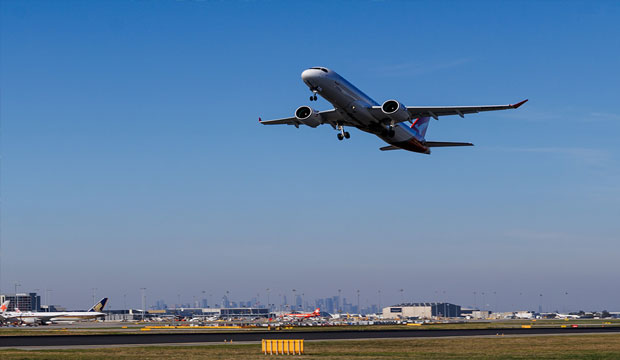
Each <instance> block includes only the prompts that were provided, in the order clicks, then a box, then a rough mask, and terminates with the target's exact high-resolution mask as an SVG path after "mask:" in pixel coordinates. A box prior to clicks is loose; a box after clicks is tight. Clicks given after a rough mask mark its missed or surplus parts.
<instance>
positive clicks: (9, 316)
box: [0, 298, 108, 325]
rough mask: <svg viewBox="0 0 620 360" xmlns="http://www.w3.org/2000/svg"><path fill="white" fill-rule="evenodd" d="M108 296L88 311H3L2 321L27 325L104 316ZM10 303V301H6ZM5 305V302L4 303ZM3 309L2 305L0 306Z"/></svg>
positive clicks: (0, 318)
mask: <svg viewBox="0 0 620 360" xmlns="http://www.w3.org/2000/svg"><path fill="white" fill-rule="evenodd" d="M107 302H108V298H103V299H101V300H100V301H99V302H98V303H96V304H95V305H93V307H91V308H90V309H89V310H88V311H65V312H41V311H19V309H15V311H2V312H0V321H1V322H3V323H7V322H8V323H14V322H15V323H21V324H26V325H34V324H43V325H45V324H50V323H61V322H75V321H81V320H90V319H96V318H100V317H104V316H105V314H104V313H103V312H102V311H103V308H104V307H105V305H106V303H107ZM5 304H7V305H8V301H5ZM3 306H4V304H3ZM0 309H1V307H0Z"/></svg>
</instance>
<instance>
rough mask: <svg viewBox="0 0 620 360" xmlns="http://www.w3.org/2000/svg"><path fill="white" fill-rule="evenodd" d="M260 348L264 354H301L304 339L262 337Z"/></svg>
mask: <svg viewBox="0 0 620 360" xmlns="http://www.w3.org/2000/svg"><path fill="white" fill-rule="evenodd" d="M262 350H263V353H264V354H265V355H267V354H269V355H274V354H275V355H301V354H303V353H304V340H303V339H301V340H273V339H263V341H262Z"/></svg>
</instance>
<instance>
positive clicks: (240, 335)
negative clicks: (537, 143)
mask: <svg viewBox="0 0 620 360" xmlns="http://www.w3.org/2000/svg"><path fill="white" fill-rule="evenodd" d="M601 333H603V334H605V333H607V334H609V333H617V334H620V327H592V328H587V327H579V328H531V329H522V328H516V329H515V328H506V329H458V330H452V329H441V330H430V329H428V330H425V329H415V330H414V329H411V330H410V329H404V330H372V329H368V330H331V331H286V332H255V333H252V332H229V333H177V334H175V333H165V334H152V333H150V334H122V335H119V334H110V335H41V336H39V335H34V336H1V337H0V347H19V348H25V347H41V346H45V347H49V348H53V347H63V346H75V345H77V346H106V345H107V346H109V345H156V344H157V345H166V344H167V345H174V344H187V343H192V344H195V345H199V344H201V345H208V344H214V343H224V342H227V343H230V342H231V341H232V342H233V343H237V342H238V343H241V342H258V341H260V340H261V339H305V340H345V339H346V340H349V339H394V338H429V337H461V336H496V335H506V336H510V335H555V334H562V335H576V334H601Z"/></svg>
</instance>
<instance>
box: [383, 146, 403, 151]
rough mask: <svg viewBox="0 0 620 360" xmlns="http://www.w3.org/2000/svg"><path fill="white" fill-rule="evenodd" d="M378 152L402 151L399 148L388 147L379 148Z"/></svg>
mask: <svg viewBox="0 0 620 360" xmlns="http://www.w3.org/2000/svg"><path fill="white" fill-rule="evenodd" d="M379 150H381V151H388V150H402V149H401V148H399V147H398V146H394V145H390V146H384V147H382V148H379Z"/></svg>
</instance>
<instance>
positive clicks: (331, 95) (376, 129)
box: [301, 68, 423, 144]
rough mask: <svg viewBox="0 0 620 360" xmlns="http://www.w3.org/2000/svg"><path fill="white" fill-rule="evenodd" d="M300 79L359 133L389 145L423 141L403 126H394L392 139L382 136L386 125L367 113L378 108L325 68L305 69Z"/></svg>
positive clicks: (360, 92) (366, 96)
mask: <svg viewBox="0 0 620 360" xmlns="http://www.w3.org/2000/svg"><path fill="white" fill-rule="evenodd" d="M301 78H302V80H303V81H304V83H305V84H306V85H307V86H308V87H309V88H310V90H311V91H313V92H315V93H318V94H320V95H321V96H322V97H323V98H324V99H325V100H327V101H329V102H330V103H331V104H332V105H333V106H334V108H335V109H336V110H337V111H338V112H339V113H340V115H341V116H342V117H343V118H346V119H348V120H349V122H351V123H354V124H357V128H358V129H360V130H362V131H365V132H368V133H371V134H375V135H377V136H378V137H380V138H381V139H382V140H383V141H385V142H387V143H390V144H394V143H404V142H408V141H411V140H412V139H415V140H417V141H422V140H423V139H422V138H418V136H416V134H415V132H414V131H412V130H411V129H410V128H409V127H408V126H406V125H403V124H395V125H394V127H393V129H394V136H392V137H386V136H384V135H383V134H384V132H385V125H382V124H381V123H380V121H379V120H380V119H377V118H375V117H374V116H373V115H372V114H371V113H370V111H368V109H369V108H371V107H373V106H378V105H379V104H378V103H377V102H376V101H374V100H373V99H372V98H370V97H369V96H368V95H366V94H364V93H363V92H362V91H361V90H359V89H358V88H356V87H355V86H354V85H353V84H351V83H350V82H348V81H347V80H346V79H345V78H343V77H342V76H340V75H338V74H337V73H336V72H335V71H333V70H329V69H325V68H321V69H319V68H312V69H307V70H305V71H304V72H302V73H301Z"/></svg>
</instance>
